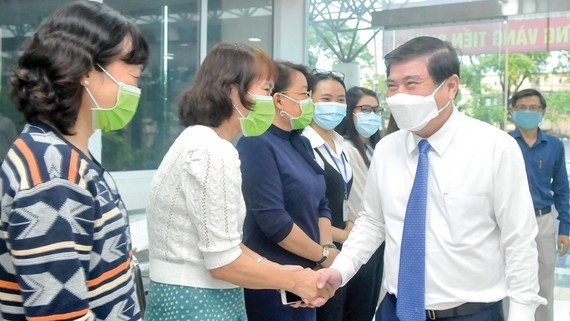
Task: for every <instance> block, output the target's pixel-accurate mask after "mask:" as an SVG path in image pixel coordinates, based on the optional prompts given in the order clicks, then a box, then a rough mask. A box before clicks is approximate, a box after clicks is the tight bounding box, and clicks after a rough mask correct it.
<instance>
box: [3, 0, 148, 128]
mask: <svg viewBox="0 0 570 321" xmlns="http://www.w3.org/2000/svg"><path fill="white" fill-rule="evenodd" d="M126 38H129V39H130V43H131V48H130V51H129V52H128V53H126V54H124V50H125V48H124V45H123V44H124V40H125V39H126ZM148 53H149V49H148V44H147V42H146V40H145V38H144V36H143V35H142V33H141V31H140V30H139V29H138V27H137V26H136V25H135V24H134V23H132V22H131V21H129V20H128V19H127V18H126V17H124V16H123V15H121V14H120V13H119V12H117V11H115V10H114V9H112V8H110V7H108V6H106V5H104V4H101V3H97V2H93V1H76V2H72V3H68V4H65V5H63V6H61V7H59V8H58V9H56V10H55V11H54V12H53V13H52V14H50V15H49V17H48V18H47V19H46V20H45V21H44V22H43V23H42V24H41V25H40V26H39V27H38V29H37V30H36V31H35V32H34V34H33V35H32V36H31V37H30V38H29V39H28V40H27V41H26V42H25V43H24V45H23V54H22V56H21V57H20V58H19V60H18V65H17V67H15V68H13V69H12V74H11V76H10V84H11V86H12V88H11V93H10V96H11V98H12V101H13V102H14V104H15V106H16V108H17V109H18V111H20V112H21V113H23V114H24V117H25V119H26V122H28V123H29V122H33V121H37V120H39V119H45V120H47V121H49V122H50V123H51V124H53V126H55V127H56V129H57V130H59V131H60V132H61V133H63V134H65V135H73V134H74V133H71V132H70V129H71V128H72V127H73V126H74V125H75V122H76V120H77V115H78V113H79V107H80V106H81V99H82V97H83V86H82V85H81V84H80V80H81V77H83V76H85V75H86V74H87V73H88V72H89V70H90V69H91V68H93V67H95V66H96V65H97V64H99V65H101V66H103V67H104V66H107V65H108V64H110V63H111V62H113V61H114V60H115V59H117V58H119V59H121V60H122V61H124V62H126V63H127V64H131V65H139V64H140V65H143V66H146V63H147V61H148ZM121 55H122V56H121ZM97 68H98V67H97Z"/></svg>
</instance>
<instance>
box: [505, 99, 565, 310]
mask: <svg viewBox="0 0 570 321" xmlns="http://www.w3.org/2000/svg"><path fill="white" fill-rule="evenodd" d="M545 110H546V100H545V99H544V97H543V96H542V94H541V93H540V92H539V91H537V90H534V89H524V90H521V91H519V92H517V93H516V94H514V95H513V96H512V98H511V100H510V112H511V114H512V118H513V121H514V122H515V124H516V125H517V128H516V129H515V130H514V131H512V132H510V134H511V135H512V136H513V137H514V138H515V139H516V141H517V143H518V144H519V146H520V147H521V150H522V153H523V156H524V160H525V166H526V173H527V177H528V183H529V187H530V192H531V195H532V201H533V203H534V212H535V214H536V221H537V224H538V235H537V236H536V245H537V250H538V261H539V267H538V277H539V283H540V292H539V295H540V296H541V297H543V298H546V299H547V300H548V304H547V305H541V306H539V307H538V308H537V310H536V313H535V320H536V321H552V320H553V301H554V268H555V263H556V253H557V249H558V253H559V255H560V256H563V255H565V254H566V253H567V252H568V231H569V229H570V215H569V214H568V211H569V209H570V205H569V193H570V190H569V188H568V175H567V173H566V156H565V153H564V145H563V144H562V142H561V141H560V140H559V139H558V138H556V137H554V136H551V135H546V134H545V133H544V132H543V131H542V130H541V129H540V128H539V127H538V125H539V124H540V122H541V121H542V117H543V116H544V113H545ZM552 205H554V206H555V207H556V210H557V211H558V220H559V221H560V223H559V224H556V220H555V218H554V216H552V215H551V211H552ZM556 232H558V241H557V242H556V241H555V240H556V239H555V236H556Z"/></svg>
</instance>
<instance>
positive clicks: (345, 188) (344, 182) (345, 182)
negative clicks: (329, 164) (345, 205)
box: [323, 144, 348, 199]
mask: <svg viewBox="0 0 570 321" xmlns="http://www.w3.org/2000/svg"><path fill="white" fill-rule="evenodd" d="M323 146H324V147H325V149H326V150H327V153H329V156H330V157H331V159H332V161H333V163H334V166H336V169H338V173H339V174H340V176H342V188H343V189H344V198H345V199H347V198H348V182H347V181H346V180H345V179H344V177H346V179H348V174H347V173H346V162H345V161H344V157H343V156H344V152H343V153H341V154H340V159H341V160H342V166H343V167H344V176H343V175H342V172H341V171H340V167H339V166H338V164H337V163H336V160H335V159H334V157H333V155H332V153H331V151H330V149H329V148H328V147H327V145H326V144H324V145H323Z"/></svg>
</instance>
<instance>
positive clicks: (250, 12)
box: [208, 0, 273, 56]
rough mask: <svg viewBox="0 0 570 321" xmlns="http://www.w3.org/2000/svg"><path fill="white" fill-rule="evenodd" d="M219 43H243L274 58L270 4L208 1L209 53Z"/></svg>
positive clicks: (248, 0) (242, 0) (265, 0)
mask: <svg viewBox="0 0 570 321" xmlns="http://www.w3.org/2000/svg"><path fill="white" fill-rule="evenodd" d="M220 41H229V42H244V43H249V44H251V45H253V46H256V47H258V48H260V49H261V50H263V51H265V53H267V54H268V55H269V56H272V55H273V1H272V0H263V1H252V0H210V1H208V49H210V48H212V46H214V45H215V44H217V43H218V42H220Z"/></svg>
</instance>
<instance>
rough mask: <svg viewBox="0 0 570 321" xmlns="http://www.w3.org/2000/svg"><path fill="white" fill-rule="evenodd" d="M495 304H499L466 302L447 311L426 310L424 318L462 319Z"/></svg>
mask: <svg viewBox="0 0 570 321" xmlns="http://www.w3.org/2000/svg"><path fill="white" fill-rule="evenodd" d="M497 303H499V302H491V303H484V302H468V303H463V304H462V305H460V306H456V307H455V308H451V309H447V310H426V318H427V319H428V320H438V319H440V318H453V317H464V316H468V315H473V314H477V313H479V312H481V311H483V310H484V309H486V308H488V307H490V306H492V305H494V304H497Z"/></svg>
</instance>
